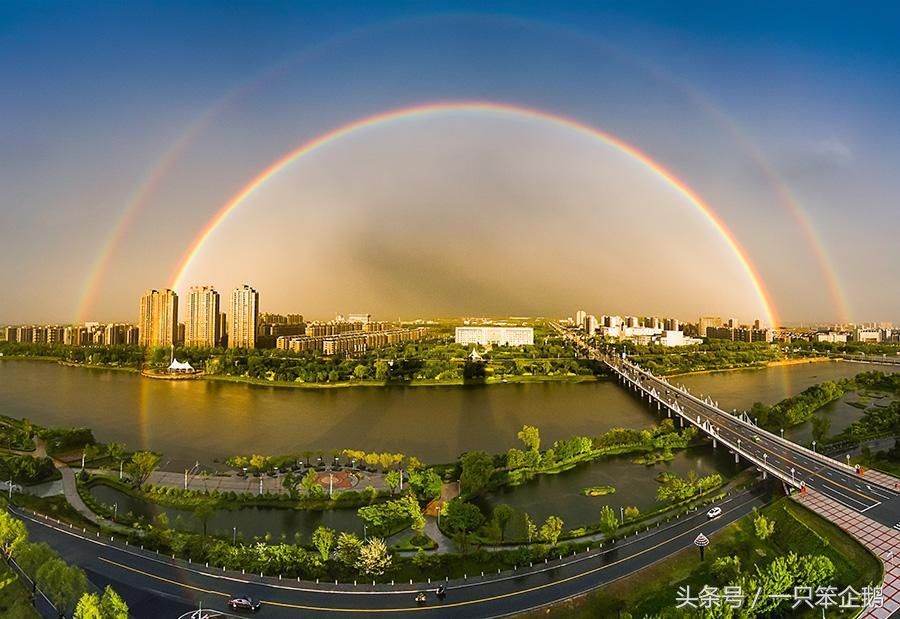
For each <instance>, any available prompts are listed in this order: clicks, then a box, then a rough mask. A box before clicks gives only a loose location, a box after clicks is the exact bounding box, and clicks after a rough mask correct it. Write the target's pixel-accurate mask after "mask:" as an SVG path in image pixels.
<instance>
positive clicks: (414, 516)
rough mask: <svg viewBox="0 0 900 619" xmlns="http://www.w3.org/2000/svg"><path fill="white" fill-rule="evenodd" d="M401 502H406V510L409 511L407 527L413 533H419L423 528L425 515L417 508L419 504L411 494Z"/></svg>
mask: <svg viewBox="0 0 900 619" xmlns="http://www.w3.org/2000/svg"><path fill="white" fill-rule="evenodd" d="M403 500H404V501H406V509H407V510H408V511H409V520H410V525H409V527H410V528H411V529H412V530H413V531H417V532H421V531H422V529H424V528H425V514H423V513H422V510H421V509H420V508H419V502H418V501H417V500H416V497H414V496H412V495H411V494H407V495H406V496H405V497H404V498H403Z"/></svg>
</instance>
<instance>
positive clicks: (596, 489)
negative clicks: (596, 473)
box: [581, 486, 616, 496]
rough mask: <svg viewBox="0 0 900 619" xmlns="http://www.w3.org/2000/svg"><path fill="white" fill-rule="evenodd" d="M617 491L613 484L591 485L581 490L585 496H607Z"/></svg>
mask: <svg viewBox="0 0 900 619" xmlns="http://www.w3.org/2000/svg"><path fill="white" fill-rule="evenodd" d="M615 491H616V489H615V488H613V487H612V486H590V487H589V488H585V489H584V490H582V491H581V492H582V493H583V494H584V496H606V495H607V494H614V493H615Z"/></svg>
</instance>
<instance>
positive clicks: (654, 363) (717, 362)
mask: <svg viewBox="0 0 900 619" xmlns="http://www.w3.org/2000/svg"><path fill="white" fill-rule="evenodd" d="M616 347H617V348H619V349H621V348H623V347H624V349H625V350H626V351H627V352H628V354H629V355H630V356H631V358H632V361H635V362H636V363H637V364H638V365H640V366H641V367H642V368H644V369H646V370H650V371H651V372H653V373H654V374H657V375H667V374H681V373H686V372H699V371H704V370H723V369H732V368H744V367H752V366H759V365H764V364H766V363H769V362H770V361H778V360H780V359H782V358H783V357H784V355H783V352H782V351H781V350H780V349H779V348H778V346H775V345H773V344H769V343H766V342H752V343H750V342H732V341H730V340H715V339H712V340H708V341H707V342H705V343H703V344H698V345H694V346H679V347H678V348H677V349H673V348H668V347H665V346H656V345H649V346H644V345H636V344H634V343H631V342H625V343H618V342H617V343H616Z"/></svg>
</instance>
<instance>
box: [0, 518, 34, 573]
mask: <svg viewBox="0 0 900 619" xmlns="http://www.w3.org/2000/svg"><path fill="white" fill-rule="evenodd" d="M4 507H5V506H4ZM27 541H28V531H27V530H26V529H25V523H24V522H22V521H21V520H19V519H17V518H13V517H12V516H10V515H9V512H7V511H6V509H2V511H0V551H2V552H3V557H4V558H5V559H6V560H7V561H9V558H10V557H12V556H13V554H14V553H15V552H16V550H17V549H18V548H19V547H20V546H22V544H25V543H26V542H27Z"/></svg>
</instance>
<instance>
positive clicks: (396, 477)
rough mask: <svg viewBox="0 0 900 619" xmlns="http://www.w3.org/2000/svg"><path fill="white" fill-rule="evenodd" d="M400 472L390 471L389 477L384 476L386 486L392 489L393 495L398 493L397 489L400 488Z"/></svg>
mask: <svg viewBox="0 0 900 619" xmlns="http://www.w3.org/2000/svg"><path fill="white" fill-rule="evenodd" d="M400 475H401V473H400V471H397V470H394V471H388V473H387V475H385V476H384V484H385V485H386V486H387V487H388V488H389V489H390V491H391V494H394V493H395V492H396V491H397V488H399V487H400Z"/></svg>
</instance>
